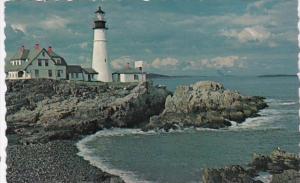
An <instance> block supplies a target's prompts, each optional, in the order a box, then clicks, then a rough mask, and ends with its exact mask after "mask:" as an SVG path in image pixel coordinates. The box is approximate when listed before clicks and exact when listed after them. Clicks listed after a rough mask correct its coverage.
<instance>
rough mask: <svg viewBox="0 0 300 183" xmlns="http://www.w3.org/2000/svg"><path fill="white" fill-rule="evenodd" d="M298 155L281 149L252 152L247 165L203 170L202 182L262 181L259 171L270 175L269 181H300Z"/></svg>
mask: <svg viewBox="0 0 300 183" xmlns="http://www.w3.org/2000/svg"><path fill="white" fill-rule="evenodd" d="M299 171H300V157H299V155H296V154H292V153H288V152H286V151H284V150H281V149H279V148H278V149H276V150H274V151H273V152H272V153H271V154H270V155H261V154H254V155H253V158H252V162H251V163H249V164H248V166H247V167H242V166H240V165H231V166H227V167H224V168H206V169H204V170H203V176H202V181H203V183H219V182H223V183H232V182H236V183H263V182H262V181H261V180H258V176H259V174H260V173H262V172H264V173H268V174H269V175H271V176H272V178H271V180H270V183H297V182H300V172H299Z"/></svg>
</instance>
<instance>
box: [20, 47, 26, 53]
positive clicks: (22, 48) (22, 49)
mask: <svg viewBox="0 0 300 183" xmlns="http://www.w3.org/2000/svg"><path fill="white" fill-rule="evenodd" d="M24 50H25V46H24V45H22V46H21V48H20V52H21V53H23V52H24Z"/></svg>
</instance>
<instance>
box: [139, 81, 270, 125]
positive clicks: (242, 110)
mask: <svg viewBox="0 0 300 183" xmlns="http://www.w3.org/2000/svg"><path fill="white" fill-rule="evenodd" d="M265 107H267V104H266V103H265V102H264V98H263V97H257V96H253V97H250V96H243V95H241V94H240V93H238V92H236V91H230V90H227V89H225V88H224V86H223V85H222V84H220V83H217V82H213V81H201V82H197V83H195V84H193V85H190V86H179V87H177V89H176V91H175V93H174V95H173V96H171V95H169V96H168V97H167V99H166V103H165V109H164V111H163V112H162V113H161V114H160V115H158V116H153V117H152V118H151V120H150V123H149V124H148V125H147V126H146V128H145V130H151V129H157V128H158V129H170V128H181V127H189V126H193V127H206V128H223V127H226V126H230V125H231V123H230V121H235V122H238V123H241V122H243V121H244V120H245V119H246V118H248V117H253V116H256V115H257V113H258V111H259V110H261V109H263V108H265Z"/></svg>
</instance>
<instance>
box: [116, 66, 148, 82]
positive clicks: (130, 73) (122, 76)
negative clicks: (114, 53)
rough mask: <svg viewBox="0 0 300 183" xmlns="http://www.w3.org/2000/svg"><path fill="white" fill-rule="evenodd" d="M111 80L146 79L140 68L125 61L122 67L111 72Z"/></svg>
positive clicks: (136, 80) (131, 80)
mask: <svg viewBox="0 0 300 183" xmlns="http://www.w3.org/2000/svg"><path fill="white" fill-rule="evenodd" d="M112 76H113V81H115V82H122V83H125V82H143V81H146V73H145V72H143V70H142V68H141V67H139V68H131V67H130V65H129V63H127V65H126V67H125V68H124V69H121V70H119V71H115V72H114V73H113V74H112Z"/></svg>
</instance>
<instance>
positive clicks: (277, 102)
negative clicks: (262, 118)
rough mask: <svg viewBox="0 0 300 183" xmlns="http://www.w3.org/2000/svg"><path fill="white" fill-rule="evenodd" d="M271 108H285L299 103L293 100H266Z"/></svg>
mask: <svg viewBox="0 0 300 183" xmlns="http://www.w3.org/2000/svg"><path fill="white" fill-rule="evenodd" d="M265 101H266V102H267V103H268V104H269V105H270V106H284V105H296V104H298V102H297V101H291V100H280V99H266V100H265Z"/></svg>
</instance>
